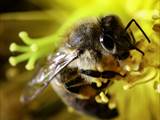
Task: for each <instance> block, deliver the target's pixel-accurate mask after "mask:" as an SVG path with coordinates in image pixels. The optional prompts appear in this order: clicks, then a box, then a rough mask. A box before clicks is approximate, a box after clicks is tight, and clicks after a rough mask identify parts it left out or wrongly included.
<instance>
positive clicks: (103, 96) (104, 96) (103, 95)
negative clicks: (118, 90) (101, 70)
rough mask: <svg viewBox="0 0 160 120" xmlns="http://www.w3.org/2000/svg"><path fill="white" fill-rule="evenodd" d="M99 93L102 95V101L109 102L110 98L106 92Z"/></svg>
mask: <svg viewBox="0 0 160 120" xmlns="http://www.w3.org/2000/svg"><path fill="white" fill-rule="evenodd" d="M99 95H100V97H101V99H102V102H104V103H108V101H109V99H108V97H107V96H106V95H105V94H104V92H101V93H100V94H99Z"/></svg>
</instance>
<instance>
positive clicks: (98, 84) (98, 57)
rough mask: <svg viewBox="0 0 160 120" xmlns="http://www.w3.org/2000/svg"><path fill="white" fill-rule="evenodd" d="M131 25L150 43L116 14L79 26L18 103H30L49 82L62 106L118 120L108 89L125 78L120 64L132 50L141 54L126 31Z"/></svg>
mask: <svg viewBox="0 0 160 120" xmlns="http://www.w3.org/2000/svg"><path fill="white" fill-rule="evenodd" d="M132 23H135V24H136V25H137V27H138V28H139V29H140V31H141V32H142V33H143V35H144V36H145V37H146V39H147V40H148V42H150V40H149V38H148V37H147V35H146V34H145V32H144V31H143V30H142V28H141V27H140V25H139V24H138V23H137V22H136V21H135V20H134V19H132V20H131V21H130V22H129V23H128V24H127V26H126V27H124V26H123V24H122V22H121V20H120V18H119V17H118V16H116V15H108V16H105V17H102V18H100V19H96V20H95V21H87V22H83V23H81V24H79V25H78V26H77V27H75V29H74V30H72V31H71V32H70V33H69V34H68V35H67V37H66V42H65V43H64V45H63V47H61V48H59V49H58V50H57V53H56V54H55V55H50V56H49V57H48V60H47V62H46V65H44V66H43V67H42V68H41V69H40V70H39V72H38V73H37V75H36V76H35V77H34V78H33V80H32V81H31V82H29V84H28V86H27V88H26V90H25V92H24V94H23V96H22V97H21V100H22V101H23V102H28V101H31V100H33V99H34V98H35V97H36V96H37V95H38V94H40V93H41V92H42V91H43V90H44V89H45V88H46V87H47V86H48V85H49V84H50V83H51V85H52V86H53V88H54V90H55V91H56V92H57V94H58V95H59V96H60V97H61V99H62V100H63V101H64V103H66V104H67V105H68V106H70V107H72V108H74V109H75V110H76V111H78V112H80V113H83V114H87V115H90V116H94V117H97V118H99V119H110V118H114V117H117V116H118V114H119V113H118V108H117V107H116V106H115V105H114V102H113V96H112V95H111V94H110V92H109V91H108V89H109V87H110V86H111V85H112V84H113V82H114V79H116V80H118V79H121V78H123V77H125V76H126V73H123V72H121V71H122V67H121V65H120V64H119V61H124V60H125V59H127V58H128V57H129V56H130V51H131V50H133V49H134V50H136V51H138V52H140V53H141V54H142V55H144V52H143V51H141V50H140V49H138V48H137V47H136V40H135V38H134V35H133V33H132V31H131V30H129V27H130V25H131V24H132Z"/></svg>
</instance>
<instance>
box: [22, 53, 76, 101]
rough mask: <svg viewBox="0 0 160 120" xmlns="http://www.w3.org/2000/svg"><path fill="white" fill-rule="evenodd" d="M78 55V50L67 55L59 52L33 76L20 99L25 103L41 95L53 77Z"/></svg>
mask: <svg viewBox="0 0 160 120" xmlns="http://www.w3.org/2000/svg"><path fill="white" fill-rule="evenodd" d="M77 57H78V51H74V52H72V53H71V54H69V55H67V54H66V53H61V52H59V53H57V55H56V56H55V57H53V58H52V59H51V61H50V63H48V64H47V65H46V66H44V67H42V68H41V69H40V71H39V72H38V74H37V75H36V76H35V77H34V78H33V80H32V81H31V82H29V83H28V86H27V87H26V88H25V89H24V92H23V95H22V96H21V98H20V100H21V102H23V103H26V102H29V101H31V100H33V99H34V98H35V97H36V96H37V95H39V94H40V93H41V92H42V91H43V90H44V89H45V88H46V87H47V86H48V85H49V83H50V82H51V81H52V80H53V78H54V77H55V76H56V75H57V74H58V73H59V72H60V71H61V70H62V69H63V68H65V67H66V66H67V65H68V64H69V63H70V62H72V61H73V60H75V59H76V58H77Z"/></svg>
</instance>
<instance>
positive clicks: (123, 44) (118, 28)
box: [99, 15, 131, 59]
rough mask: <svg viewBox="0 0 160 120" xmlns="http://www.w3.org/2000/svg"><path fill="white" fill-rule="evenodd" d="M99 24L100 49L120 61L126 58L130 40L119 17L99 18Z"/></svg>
mask: <svg viewBox="0 0 160 120" xmlns="http://www.w3.org/2000/svg"><path fill="white" fill-rule="evenodd" d="M99 24H100V26H101V35H100V43H101V45H102V47H103V48H104V49H105V50H106V51H107V52H109V53H110V54H113V55H115V56H118V57H119V58H120V59H125V58H127V57H128V56H129V51H128V50H129V48H130V43H129V42H130V41H131V40H130V36H129V35H128V33H127V32H126V31H125V30H124V27H123V25H122V23H121V21H120V19H119V17H117V16H115V15H109V16H105V17H103V18H101V20H100V21H99ZM128 41H129V42H128Z"/></svg>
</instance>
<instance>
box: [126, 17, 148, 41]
mask: <svg viewBox="0 0 160 120" xmlns="http://www.w3.org/2000/svg"><path fill="white" fill-rule="evenodd" d="M133 22H134V23H135V24H136V26H137V27H138V28H139V30H140V31H141V32H142V34H143V35H144V36H145V38H146V39H147V41H148V42H149V43H150V42H151V41H150V39H149V37H148V36H147V35H146V33H145V32H144V31H143V29H142V28H141V26H140V25H139V24H138V23H137V21H136V20H135V19H132V20H131V21H129V23H128V24H127V26H126V27H125V30H126V31H127V29H128V28H129V27H130V26H131V24H132V23H133Z"/></svg>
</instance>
